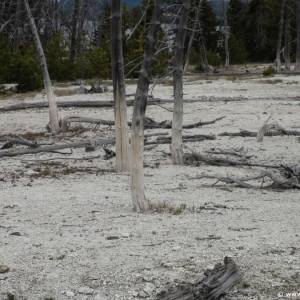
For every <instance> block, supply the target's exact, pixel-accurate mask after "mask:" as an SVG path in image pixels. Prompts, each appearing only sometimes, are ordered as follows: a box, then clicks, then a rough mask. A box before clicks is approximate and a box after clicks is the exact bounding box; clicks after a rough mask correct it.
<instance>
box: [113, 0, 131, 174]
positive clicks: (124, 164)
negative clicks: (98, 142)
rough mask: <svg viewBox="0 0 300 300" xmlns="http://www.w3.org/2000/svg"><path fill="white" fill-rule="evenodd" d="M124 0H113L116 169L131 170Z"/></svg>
mask: <svg viewBox="0 0 300 300" xmlns="http://www.w3.org/2000/svg"><path fill="white" fill-rule="evenodd" d="M121 2H122V0H112V2H111V19H110V22H111V23H110V24H111V27H110V29H111V65H112V79H113V91H114V103H115V133H116V159H117V161H116V170H117V171H118V172H119V171H121V172H122V171H129V170H130V160H129V159H130V157H129V137H128V126H127V108H126V93H125V81H124V60H123V43H122V5H121Z"/></svg>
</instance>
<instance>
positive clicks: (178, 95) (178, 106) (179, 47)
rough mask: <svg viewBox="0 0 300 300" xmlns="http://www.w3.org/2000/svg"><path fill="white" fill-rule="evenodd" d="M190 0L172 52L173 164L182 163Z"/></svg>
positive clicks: (181, 17)
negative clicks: (185, 43) (184, 90)
mask: <svg viewBox="0 0 300 300" xmlns="http://www.w3.org/2000/svg"><path fill="white" fill-rule="evenodd" d="M189 7H190V0H183V1H182V7H181V12H180V17H179V24H178V29H177V35H176V41H175V53H174V71H173V81H174V110H173V126H172V145H171V154H172V161H173V163H174V164H177V165H182V164H183V159H182V157H183V149H182V122H183V83H182V76H183V50H184V41H185V34H186V27H187V20H188V12H189Z"/></svg>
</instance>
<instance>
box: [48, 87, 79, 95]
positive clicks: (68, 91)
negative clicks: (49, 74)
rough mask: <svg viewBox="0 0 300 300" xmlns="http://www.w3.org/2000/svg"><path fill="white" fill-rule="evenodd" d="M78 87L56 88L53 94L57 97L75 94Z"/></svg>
mask: <svg viewBox="0 0 300 300" xmlns="http://www.w3.org/2000/svg"><path fill="white" fill-rule="evenodd" d="M78 89H79V88H74V89H56V90H55V91H54V94H55V95H56V96H57V97H63V96H71V95H76V94H78Z"/></svg>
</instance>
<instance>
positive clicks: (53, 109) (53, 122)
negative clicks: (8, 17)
mask: <svg viewBox="0 0 300 300" xmlns="http://www.w3.org/2000/svg"><path fill="white" fill-rule="evenodd" d="M24 3H25V7H26V12H27V16H28V18H29V23H30V28H31V31H32V35H33V38H34V42H35V46H36V49H37V52H38V56H39V60H40V67H41V71H42V75H43V79H44V85H45V89H46V94H47V98H48V102H49V116H50V127H51V130H52V131H53V132H57V131H59V123H58V109H57V105H56V101H55V96H54V93H53V89H52V84H51V80H50V76H49V72H48V68H47V62H46V57H45V54H44V50H43V46H42V44H41V41H40V38H39V35H38V31H37V28H36V25H35V22H34V19H33V16H32V14H31V10H30V7H29V4H28V0H24Z"/></svg>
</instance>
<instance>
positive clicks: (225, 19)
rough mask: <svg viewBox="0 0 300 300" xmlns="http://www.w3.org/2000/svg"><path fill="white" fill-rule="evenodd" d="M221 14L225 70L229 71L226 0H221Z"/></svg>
mask: <svg viewBox="0 0 300 300" xmlns="http://www.w3.org/2000/svg"><path fill="white" fill-rule="evenodd" d="M223 14H224V35H225V36H224V37H225V39H224V42H225V56H226V60H225V71H226V72H228V71H229V50H228V26H227V7H226V1H225V0H223Z"/></svg>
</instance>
